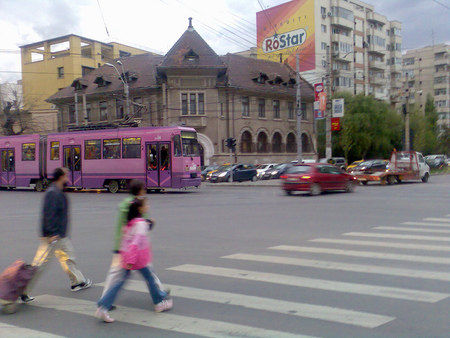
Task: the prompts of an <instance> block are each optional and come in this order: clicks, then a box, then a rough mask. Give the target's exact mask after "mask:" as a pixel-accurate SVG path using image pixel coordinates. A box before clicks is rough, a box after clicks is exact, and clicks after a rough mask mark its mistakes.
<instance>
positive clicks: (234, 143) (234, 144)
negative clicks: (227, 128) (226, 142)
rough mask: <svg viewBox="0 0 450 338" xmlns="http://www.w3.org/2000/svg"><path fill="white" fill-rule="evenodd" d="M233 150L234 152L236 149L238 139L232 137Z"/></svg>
mask: <svg viewBox="0 0 450 338" xmlns="http://www.w3.org/2000/svg"><path fill="white" fill-rule="evenodd" d="M231 150H233V152H235V151H236V139H235V138H232V139H231Z"/></svg>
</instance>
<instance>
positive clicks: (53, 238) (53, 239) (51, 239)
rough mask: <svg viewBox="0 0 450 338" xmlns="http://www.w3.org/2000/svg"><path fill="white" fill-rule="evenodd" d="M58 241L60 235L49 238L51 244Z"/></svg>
mask: <svg viewBox="0 0 450 338" xmlns="http://www.w3.org/2000/svg"><path fill="white" fill-rule="evenodd" d="M58 239H59V236H58V235H56V236H52V237H49V238H48V242H49V243H53V242H56V241H57V240H58Z"/></svg>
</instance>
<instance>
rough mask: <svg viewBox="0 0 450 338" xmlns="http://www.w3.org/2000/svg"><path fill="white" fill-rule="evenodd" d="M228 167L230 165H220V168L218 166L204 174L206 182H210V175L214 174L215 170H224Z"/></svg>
mask: <svg viewBox="0 0 450 338" xmlns="http://www.w3.org/2000/svg"><path fill="white" fill-rule="evenodd" d="M229 167H230V163H225V164H222V165H221V166H219V167H218V168H216V169H213V170H211V171H210V172H209V173H207V174H206V180H207V181H210V180H211V176H212V174H214V173H215V172H216V171H217V170H225V169H227V168H229Z"/></svg>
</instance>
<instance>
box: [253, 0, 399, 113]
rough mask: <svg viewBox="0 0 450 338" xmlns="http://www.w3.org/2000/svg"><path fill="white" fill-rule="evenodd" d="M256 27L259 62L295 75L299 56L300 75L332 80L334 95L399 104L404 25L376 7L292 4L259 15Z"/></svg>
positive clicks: (335, 1)
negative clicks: (284, 65) (340, 93)
mask: <svg viewBox="0 0 450 338" xmlns="http://www.w3.org/2000/svg"><path fill="white" fill-rule="evenodd" d="M257 26H258V27H257V29H258V41H257V51H258V52H257V55H258V58H263V59H269V60H272V61H283V62H288V63H289V64H290V65H291V67H293V68H294V69H295V67H296V60H295V58H296V55H297V54H298V55H299V60H300V62H299V64H300V72H301V74H302V76H303V77H304V78H305V79H306V80H308V81H309V82H311V83H319V82H327V80H328V81H329V84H330V86H331V91H332V93H334V92H337V91H342V90H345V91H349V92H351V93H354V94H357V93H365V94H366V95H369V94H373V95H374V96H375V98H377V99H380V100H383V101H387V102H390V103H392V104H397V103H400V99H401V96H400V95H399V94H401V88H402V81H401V76H402V62H401V61H402V55H401V49H402V37H401V29H402V25H401V23H400V22H398V21H389V20H388V19H387V18H386V16H384V15H382V14H379V13H376V12H375V7H374V6H372V5H369V4H366V3H364V2H362V1H358V0H307V1H300V0H294V1H290V2H287V3H285V4H282V5H279V6H276V7H273V8H270V9H267V10H265V11H264V12H263V11H261V12H258V13H257ZM296 36H299V38H295V37H296ZM300 37H301V38H300ZM286 41H289V43H288V42H286Z"/></svg>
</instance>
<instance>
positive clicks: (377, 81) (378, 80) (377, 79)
mask: <svg viewBox="0 0 450 338" xmlns="http://www.w3.org/2000/svg"><path fill="white" fill-rule="evenodd" d="M369 83H370V84H372V85H376V86H384V85H386V79H383V78H381V77H376V76H374V77H371V78H369Z"/></svg>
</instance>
